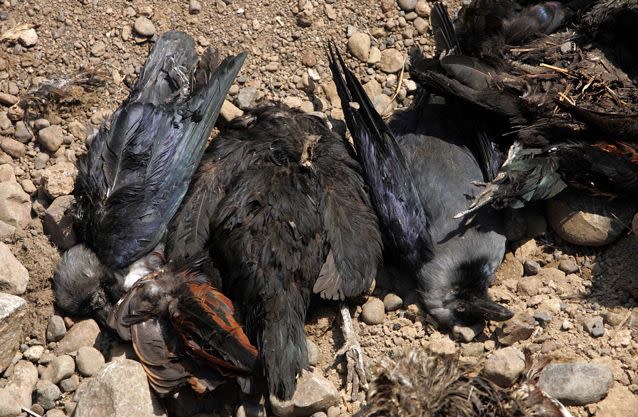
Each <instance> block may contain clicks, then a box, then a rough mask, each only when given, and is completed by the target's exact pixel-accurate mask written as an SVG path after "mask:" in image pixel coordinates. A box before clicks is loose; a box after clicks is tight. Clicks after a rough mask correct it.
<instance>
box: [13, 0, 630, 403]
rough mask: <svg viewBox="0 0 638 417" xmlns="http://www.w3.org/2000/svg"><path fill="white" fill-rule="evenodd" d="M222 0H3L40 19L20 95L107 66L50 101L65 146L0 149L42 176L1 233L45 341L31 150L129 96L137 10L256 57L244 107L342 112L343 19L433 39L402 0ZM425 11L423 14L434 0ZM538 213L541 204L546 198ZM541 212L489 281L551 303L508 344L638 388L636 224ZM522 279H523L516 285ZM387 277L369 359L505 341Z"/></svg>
mask: <svg viewBox="0 0 638 417" xmlns="http://www.w3.org/2000/svg"><path fill="white" fill-rule="evenodd" d="M227 2H228V3H229V4H226V3H225V2H224V1H221V0H217V1H213V0H210V1H203V2H202V7H201V12H200V13H199V14H190V13H189V4H188V1H185V0H180V1H175V0H165V1H155V2H152V1H140V0H134V1H123V0H114V1H109V2H106V1H100V0H83V1H76V0H74V1H70V0H68V1H67V0H57V1H53V2H51V1H43V0H35V1H9V0H6V1H5V2H4V6H3V7H2V9H1V11H0V13H2V16H1V17H2V20H1V21H0V33H4V32H5V31H6V30H8V29H10V28H13V27H15V26H16V25H18V24H22V23H28V24H31V25H33V26H35V28H36V31H37V35H38V41H37V43H36V44H35V46H32V47H29V48H26V47H21V46H20V45H19V44H13V43H11V42H2V43H0V46H1V50H0V92H2V93H9V94H11V95H13V96H21V95H24V94H26V93H27V92H29V91H30V90H31V89H33V88H34V87H36V86H38V85H39V84H40V83H41V82H42V81H43V80H45V79H50V78H52V77H55V76H63V75H69V74H73V73H75V72H76V71H78V70H79V69H81V68H84V69H99V70H101V71H104V72H105V74H106V85H105V87H104V88H102V89H100V90H98V91H96V92H93V93H91V92H89V93H86V94H83V95H81V101H80V102H79V103H78V104H77V105H75V106H63V107H62V108H60V107H58V108H52V109H51V111H50V112H46V113H45V114H43V115H42V117H43V118H46V119H47V120H48V121H49V122H50V124H58V125H60V126H61V127H62V128H63V129H64V130H65V140H64V142H63V144H62V146H61V147H60V148H59V149H58V150H57V151H55V152H47V151H46V150H44V149H42V148H41V146H40V144H39V143H38V141H37V140H35V139H33V140H30V141H28V142H27V143H26V144H25V150H26V152H25V154H24V155H22V156H18V157H11V156H9V155H7V154H5V153H4V152H0V154H1V155H0V156H2V161H3V162H4V163H9V164H11V165H12V166H13V168H14V172H15V174H16V177H17V179H18V181H23V180H31V181H32V183H33V184H34V185H35V187H36V191H30V192H29V191H28V192H29V194H30V196H31V203H32V209H33V210H32V217H33V219H32V220H31V222H30V223H29V224H28V225H25V226H24V227H21V228H19V229H18V230H16V232H15V233H14V234H12V235H10V236H7V237H5V239H4V242H5V243H7V244H8V245H9V246H10V249H11V251H12V253H13V254H14V255H15V256H16V257H17V258H18V259H19V260H20V262H21V263H22V264H23V265H24V266H25V267H26V268H27V269H28V271H29V275H30V281H29V285H28V288H27V292H26V294H25V295H24V297H25V298H26V299H27V301H28V302H29V313H28V321H27V323H26V328H25V330H26V331H25V337H26V338H28V339H32V338H35V339H38V340H40V341H42V342H43V343H45V339H44V331H45V328H46V324H47V319H48V317H49V316H50V315H51V314H52V313H53V310H54V308H53V304H52V301H53V297H52V292H51V286H50V279H51V276H52V274H53V270H54V267H55V265H56V263H57V260H58V258H59V253H60V251H59V250H58V249H57V248H56V247H55V246H54V245H53V244H52V243H51V242H50V241H49V239H48V237H47V236H46V235H45V234H44V232H43V227H42V221H41V218H42V215H43V213H44V210H45V209H46V208H47V207H48V206H49V204H50V203H51V201H52V199H51V198H50V197H48V196H47V195H46V193H45V192H44V191H43V190H42V187H41V181H42V180H41V179H42V173H43V172H42V171H43V169H42V168H38V167H37V166H36V162H35V161H36V159H37V158H38V157H40V155H41V154H43V153H44V154H47V155H48V156H49V159H48V161H47V162H46V167H50V166H51V165H53V164H54V163H55V162H56V160H63V159H66V160H70V161H73V160H74V159H75V157H76V156H77V155H80V154H81V153H82V152H84V150H85V147H84V143H83V142H84V137H82V136H83V135H80V137H74V136H72V135H70V134H69V133H70V129H69V126H70V125H71V124H72V123H73V122H75V121H77V122H79V123H81V124H82V125H84V126H86V127H94V126H96V125H99V123H100V122H101V121H102V120H103V119H104V117H105V116H106V115H108V114H110V112H112V111H113V110H114V109H115V108H116V107H117V106H118V104H119V103H120V102H121V100H122V99H124V98H125V97H126V96H127V93H128V90H127V88H126V85H125V83H124V79H125V78H126V77H127V76H134V75H135V73H136V71H137V70H139V67H140V65H141V64H142V63H143V61H144V59H145V57H146V55H147V53H148V51H149V48H150V45H151V42H148V40H147V39H146V38H143V37H138V36H135V33H134V32H132V30H131V27H132V25H133V23H134V21H135V20H136V19H137V18H138V17H139V16H147V17H149V18H150V20H151V21H152V22H153V24H154V26H155V32H156V33H158V34H159V33H162V32H164V31H166V30H169V29H178V30H183V31H186V32H188V33H189V34H191V35H192V36H193V37H194V38H195V39H196V40H197V42H198V44H199V45H200V46H201V48H202V50H203V48H205V47H207V46H209V45H213V46H216V47H218V48H220V49H221V50H222V52H223V53H231V52H232V53H237V52H240V51H244V50H245V51H248V52H249V53H250V55H249V58H248V60H247V61H246V64H245V66H244V68H243V70H242V72H241V74H240V77H239V79H238V80H237V82H236V86H235V87H233V89H232V90H231V96H230V97H229V100H230V101H232V102H234V103H235V104H237V105H238V106H239V107H242V106H244V105H245V101H246V96H248V100H247V101H248V103H249V104H252V102H254V101H255V100H259V99H280V100H285V101H286V102H287V103H288V104H290V105H293V106H300V107H303V108H304V109H307V110H311V109H312V110H318V111H325V112H326V113H328V114H331V115H333V116H337V117H338V116H339V113H340V110H339V109H338V108H333V104H334V95H331V94H330V92H331V89H330V88H329V85H327V84H329V83H328V81H329V79H330V76H329V71H328V69H327V60H326V58H325V53H324V45H325V42H326V41H327V40H330V39H334V40H335V41H336V42H337V43H338V44H340V45H341V46H342V49H343V50H345V49H346V48H345V42H346V40H347V35H348V32H349V31H361V32H364V33H367V34H370V35H372V39H373V41H372V44H373V46H377V47H378V48H379V49H386V48H388V47H394V48H396V49H397V50H398V51H400V52H401V53H402V54H403V56H405V55H406V52H407V50H408V49H409V47H410V46H412V45H416V46H421V47H423V48H424V49H425V50H426V51H428V50H431V45H432V39H431V34H430V33H429V32H428V31H427V30H426V31H425V32H424V33H420V32H419V29H421V30H423V26H422V23H421V22H420V21H419V23H417V20H416V19H415V15H414V14H412V15H410V14H409V13H407V12H405V11H402V10H401V9H400V8H399V7H398V6H397V5H396V3H395V2H394V1H386V0H384V1H381V2H368V1H362V0H319V1H305V0H300V1H299V2H298V3H297V2H292V1H282V0H263V1H257V0H243V1H241V0H239V1H238V0H232V1H230V0H227ZM408 3H409V2H408ZM448 3H449V6H450V8H451V9H452V10H456V9H457V8H458V7H459V4H458V3H457V1H456V0H453V1H451V2H448ZM300 10H302V11H303V12H302V13H300ZM419 12H420V13H419V14H420V15H421V17H422V18H423V19H425V20H427V19H428V11H427V8H426V9H423V10H419ZM416 26H418V29H417V27H416ZM349 28H350V29H349ZM348 61H349V63H350V65H351V67H353V68H356V71H357V73H358V75H359V76H360V77H361V79H362V81H363V82H364V83H366V82H368V81H370V80H376V81H378V91H377V92H376V93H377V95H379V96H380V95H385V96H386V99H385V100H386V101H387V102H389V101H390V100H389V99H388V98H389V97H393V99H394V102H393V104H391V105H390V108H391V107H393V106H395V105H396V106H397V107H403V106H405V105H407V104H408V103H409V101H410V98H411V96H410V91H411V89H412V87H411V86H410V84H409V83H408V80H407V79H404V80H403V82H402V83H401V84H400V85H399V87H398V88H397V87H396V85H397V78H398V77H399V74H398V73H397V74H391V75H388V74H386V73H383V72H382V71H380V70H379V69H378V64H368V63H362V62H360V61H359V60H356V59H353V58H351V57H348ZM313 78H314V81H313ZM324 84H325V85H326V88H323V86H324ZM373 84H374V83H373ZM373 87H374V85H373ZM395 93H397V94H395ZM240 96H241V97H240ZM331 99H332V100H331ZM6 107H8V106H6ZM0 111H7V108H0ZM4 136H6V137H12V132H4ZM538 214H540V217H542V211H541V210H539V211H538ZM537 217H539V216H537ZM541 223H542V224H541V227H540V230H537V233H534V234H535V237H536V240H527V239H525V240H524V241H523V242H516V243H512V244H511V246H510V250H509V251H508V254H507V256H506V260H505V262H504V264H503V266H502V267H501V270H500V271H499V274H498V277H497V281H496V283H495V285H494V286H493V288H492V294H493V296H494V298H495V299H496V300H497V301H499V302H502V303H504V304H506V305H508V306H509V307H510V308H511V309H512V310H513V311H515V312H527V313H529V314H532V315H533V314H535V313H536V312H538V311H542V312H547V313H549V315H550V320H549V321H548V322H547V323H546V324H545V325H544V326H536V329H535V331H534V333H533V335H532V336H531V337H529V338H528V339H526V340H523V341H517V342H515V343H514V346H515V347H517V348H519V349H521V350H524V349H529V350H531V351H533V352H539V353H540V354H543V355H550V356H553V357H556V358H558V359H560V360H563V361H573V360H579V361H585V362H603V363H606V364H608V365H610V366H611V368H612V369H613V373H614V379H615V381H616V383H617V384H620V385H623V386H626V387H628V388H629V390H631V391H632V392H634V393H638V322H637V320H634V319H633V317H632V316H631V313H632V311H634V310H635V307H636V298H633V297H638V294H637V292H638V284H637V283H636V282H637V278H636V272H638V261H637V260H636V259H638V258H637V257H636V256H635V254H636V253H638V238H636V237H635V236H625V237H623V238H622V239H621V240H620V241H619V242H617V243H615V244H613V245H611V246H608V247H604V248H601V249H595V250H594V249H583V248H577V247H569V246H566V245H564V244H562V243H561V242H560V241H559V240H558V239H556V238H555V236H554V234H553V233H552V232H551V230H547V228H546V227H545V226H544V222H541ZM530 260H531V261H536V262H537V263H539V264H540V265H541V266H542V268H541V270H540V272H539V273H538V275H536V276H535V277H534V278H530V277H526V276H525V277H524V275H529V274H527V273H525V272H524V268H523V263H524V262H525V261H530ZM561 261H573V262H575V264H576V267H575V270H574V271H573V272H570V273H567V274H566V273H565V272H563V271H561V269H563V270H569V269H568V268H566V267H565V264H563V265H559V264H560V263H561ZM573 262H572V263H573ZM559 266H560V269H559ZM530 279H531V280H532V281H525V280H530ZM523 281H525V282H526V284H525V285H521V282H523ZM527 284H529V285H527ZM391 291H392V292H395V293H397V294H398V295H399V296H400V297H401V298H402V300H403V303H402V305H401V307H400V308H398V309H397V310H395V311H392V312H387V313H386V316H385V319H384V321H383V323H382V324H376V325H366V324H364V323H363V322H362V321H361V320H360V319H358V320H355V321H356V323H357V327H358V333H359V336H360V339H361V341H362V345H363V347H364V349H365V352H366V355H367V356H368V358H369V364H370V368H371V369H374V368H375V364H377V363H378V362H379V361H380V360H381V359H382V358H383V357H385V356H387V355H390V356H396V355H398V354H399V353H400V352H401V351H402V350H403V349H405V348H407V347H410V346H415V347H419V348H430V349H432V350H435V351H443V352H458V353H459V354H460V355H461V358H462V359H463V360H468V361H473V362H476V361H483V360H485V358H486V357H488V356H489V355H490V353H491V352H493V351H494V350H496V349H499V348H500V347H502V344H501V342H500V341H499V338H498V336H497V334H496V333H497V329H498V328H500V327H501V326H502V325H501V324H495V323H492V324H489V325H488V326H487V327H486V328H485V330H484V331H483V333H482V334H480V335H479V336H478V337H477V338H476V339H475V340H474V341H472V342H471V343H461V342H455V341H453V340H454V336H453V335H448V334H447V333H441V332H439V331H437V329H436V327H435V326H433V325H431V324H430V323H429V322H428V320H427V318H426V317H425V316H424V314H423V313H422V312H421V310H420V309H419V308H418V305H417V301H416V294H415V293H414V290H413V289H410V288H409V286H406V287H405V288H398V289H397V288H389V285H387V284H386V283H384V281H383V280H381V279H379V280H378V282H377V289H376V290H375V292H374V294H373V296H375V297H379V298H380V299H383V298H384V297H385V295H386V294H387V293H388V292H391ZM352 311H353V313H354V316H355V317H357V318H358V317H359V315H360V312H361V307H358V306H355V305H354V304H353V308H352ZM336 313H337V306H331V305H324V304H321V303H319V302H317V303H316V304H313V308H312V310H311V312H310V313H309V319H308V325H307V332H308V336H309V338H310V339H311V340H313V341H314V342H315V343H316V345H317V346H318V350H319V355H318V364H317V368H318V369H320V370H321V371H323V373H324V375H325V376H326V377H328V378H329V379H330V380H331V381H332V382H333V383H334V384H335V386H337V387H338V388H339V389H341V390H342V393H343V388H344V387H343V375H344V369H343V364H342V363H341V361H340V360H339V361H337V364H336V365H335V360H334V354H335V351H336V350H338V348H339V347H340V345H341V343H342V339H341V337H340V336H339V332H338V331H337V326H338V323H339V321H338V319H336V317H337V316H336ZM596 316H602V317H604V319H605V331H604V334H603V335H602V336H600V337H596V338H594V337H593V336H592V335H590V333H589V332H588V331H587V330H585V329H584V327H583V324H582V323H583V321H584V320H585V319H587V318H591V317H596ZM360 405H361V404H360V403H358V402H357V403H352V402H349V401H347V400H346V396H345V394H344V395H343V402H342V404H341V405H340V407H339V410H338V412H339V413H340V414H334V415H343V416H347V415H352V414H353V413H354V412H356V410H357V409H358V408H359V407H360ZM571 410H572V411H573V413H574V415H575V416H594V415H601V416H603V414H601V413H599V412H598V406H597V405H596V404H593V405H589V406H585V407H572V408H571ZM333 412H334V410H333ZM604 415H607V414H604Z"/></svg>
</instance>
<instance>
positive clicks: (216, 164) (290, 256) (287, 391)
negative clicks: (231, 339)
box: [167, 105, 381, 399]
mask: <svg viewBox="0 0 638 417" xmlns="http://www.w3.org/2000/svg"><path fill="white" fill-rule="evenodd" d="M380 240H381V238H380V231H379V227H378V221H377V217H376V215H375V213H374V209H373V208H372V206H371V204H370V201H369V197H368V194H367V191H366V188H365V185H364V181H363V178H362V176H361V173H360V167H359V165H358V163H357V162H356V160H355V159H354V158H353V156H352V154H351V149H350V148H349V146H348V144H347V142H346V141H345V140H344V138H342V137H341V136H339V135H337V134H335V133H333V132H332V131H331V130H330V129H329V128H328V126H327V125H326V123H325V122H324V120H322V119H321V118H319V117H317V116H314V115H308V114H304V113H301V112H299V111H295V110H288V109H286V108H284V107H281V106H278V105H272V106H267V107H262V108H258V109H255V110H252V111H249V112H247V113H246V114H244V115H243V116H241V117H238V118H236V119H234V120H233V121H231V122H229V123H228V124H227V125H226V126H225V127H224V129H223V130H222V131H221V132H220V135H219V136H218V137H217V138H216V139H215V140H214V141H213V142H212V144H211V145H210V146H209V148H208V150H207V151H206V153H205V154H204V157H203V159H202V163H201V166H200V168H199V171H198V173H197V176H196V180H195V181H194V182H193V184H192V185H191V188H190V191H189V193H188V196H187V197H186V199H185V202H184V204H183V206H182V208H181V209H180V211H179V213H178V215H177V216H176V218H175V220H174V222H173V224H172V226H171V230H170V233H169V239H168V243H167V254H168V258H169V259H170V260H175V261H181V260H184V259H189V258H190V257H192V256H193V254H198V253H199V252H200V251H202V250H208V251H209V254H210V256H211V258H212V259H213V261H214V263H215V265H216V266H217V267H218V268H219V271H220V276H221V288H222V290H223V292H224V293H225V294H226V295H228V297H229V298H230V299H231V300H232V302H233V303H234V305H235V306H236V308H237V310H238V311H239V316H240V317H241V320H242V322H243V323H244V325H245V329H246V333H247V335H248V337H249V339H250V340H251V342H253V343H254V344H255V346H256V347H257V349H258V350H259V352H260V357H261V361H262V363H263V368H264V376H265V378H266V381H267V385H268V390H269V392H270V394H271V395H275V396H276V397H278V398H280V399H289V398H290V397H291V396H292V394H293V393H294V390H295V387H296V379H297V377H298V376H299V375H300V373H301V371H302V370H303V369H307V368H308V356H307V348H306V333H305V330H304V324H305V318H306V312H307V310H308V307H309V305H310V301H311V297H312V295H313V293H314V294H319V295H320V296H321V297H323V298H326V299H331V300H343V299H345V298H347V297H352V296H358V295H360V294H362V293H364V292H365V291H366V290H368V289H369V288H370V286H371V284H372V282H373V279H374V278H375V274H376V271H377V265H378V263H379V262H380V258H381V243H380ZM342 314H343V316H344V323H345V325H346V326H345V327H346V331H347V333H346V346H345V350H347V351H348V352H347V353H349V354H352V356H350V355H348V356H347V358H348V360H349V365H353V366H354V362H353V361H356V362H358V365H359V366H358V367H356V368H355V367H353V368H351V369H350V371H349V372H348V377H349V383H348V385H351V386H352V389H353V392H355V391H356V389H357V388H358V386H359V384H360V383H364V381H365V380H361V379H357V378H359V377H363V375H362V374H361V373H359V372H360V371H361V369H360V367H361V365H362V362H361V354H362V352H361V351H360V345H358V343H357V342H356V335H355V333H354V329H353V328H352V322H351V321H350V317H349V312H348V310H347V308H346V309H344V310H342Z"/></svg>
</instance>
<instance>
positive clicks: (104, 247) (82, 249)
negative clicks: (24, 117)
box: [54, 32, 245, 317]
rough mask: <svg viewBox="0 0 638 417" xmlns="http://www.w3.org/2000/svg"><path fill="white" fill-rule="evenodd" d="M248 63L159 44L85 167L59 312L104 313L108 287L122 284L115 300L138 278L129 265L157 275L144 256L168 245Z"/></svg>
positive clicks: (60, 281) (58, 284) (178, 44)
mask: <svg viewBox="0 0 638 417" xmlns="http://www.w3.org/2000/svg"><path fill="white" fill-rule="evenodd" d="M244 59H245V55H244V54H241V55H238V56H236V57H229V58H226V59H224V60H223V61H221V62H220V60H219V57H218V55H217V53H215V52H213V51H212V50H211V49H209V50H207V51H206V52H205V54H204V55H203V56H202V57H201V59H199V58H198V56H197V52H196V45H195V42H194V41H193V39H192V38H191V37H190V36H188V35H186V34H185V33H181V32H167V33H166V34H164V35H162V36H161V37H160V38H159V39H158V41H157V43H156V44H155V46H154V47H153V49H152V51H151V54H150V55H149V57H148V59H147V61H146V63H145V65H144V68H143V69H142V72H141V74H140V77H139V80H138V81H137V83H136V84H135V86H134V87H133V89H132V91H131V94H130V96H129V98H128V100H127V101H126V102H124V103H123V104H122V105H121V106H120V107H119V108H118V110H116V111H115V113H114V114H113V115H112V117H111V118H110V120H109V121H108V122H107V123H105V125H103V126H102V128H101V129H100V131H99V132H98V133H97V135H96V136H95V137H94V138H93V139H92V140H91V142H90V144H89V145H88V149H87V154H86V155H85V156H84V157H82V158H81V159H80V161H79V173H78V177H77V179H76V184H75V190H74V195H75V196H76V198H77V201H78V206H77V217H78V220H77V222H76V228H77V229H78V231H79V236H80V238H81V240H82V241H83V244H82V245H80V246H77V247H74V248H71V249H70V250H69V251H68V252H67V253H66V254H65V255H64V256H63V257H62V260H61V262H60V264H59V265H58V268H57V271H56V273H55V276H54V287H55V294H56V300H57V304H58V306H59V307H61V308H62V309H64V310H66V311H67V312H69V313H71V314H87V313H89V312H90V310H95V309H97V308H102V307H104V305H103V304H101V300H103V299H104V297H97V298H96V297H94V291H101V290H100V287H101V284H102V283H104V284H111V283H118V285H115V286H111V287H112V288H114V289H115V291H114V293H115V298H116V299H117V298H118V294H119V293H120V291H119V290H118V287H119V289H120V290H121V287H122V286H123V287H125V288H126V287H129V286H130V285H131V283H132V282H134V280H135V278H133V279H129V282H125V281H126V279H125V278H124V275H125V274H126V272H127V270H128V269H131V268H129V267H130V266H131V264H134V263H135V262H137V263H138V265H137V266H139V267H141V270H142V271H141V272H139V273H138V274H137V277H139V276H143V274H144V273H145V272H148V271H149V270H152V269H153V265H151V264H149V262H147V261H146V260H145V258H144V257H145V256H146V255H148V254H149V253H151V252H152V251H153V250H154V248H155V247H156V246H157V245H158V244H160V242H161V241H162V239H163V238H164V236H165V234H166V230H167V227H168V222H169V221H170V219H171V218H172V217H173V215H174V214H175V213H176V212H177V209H178V208H179V205H180V203H181V200H182V198H183V197H184V195H185V194H186V191H187V189H188V184H189V181H190V178H191V176H192V175H193V173H194V172H195V170H196V168H197V165H198V164H199V160H200V158H201V155H202V153H203V152H204V149H205V146H206V143H207V141H208V136H209V135H210V132H211V130H212V129H213V126H214V124H215V121H216V119H217V115H218V114H219V110H220V108H221V105H222V102H223V100H224V98H225V96H226V92H227V90H228V89H229V88H230V85H231V84H232V82H233V80H234V78H235V76H236V74H237V72H238V71H239V69H240V68H241V65H242V63H243V61H244ZM153 263H156V262H153ZM98 264H99V265H100V267H99V268H98V267H97V265H98ZM89 278H91V279H92V280H93V281H92V282H91V283H87V282H86V280H87V279H89ZM91 289H92V290H91ZM79 290H85V291H79ZM93 299H95V300H98V299H99V300H100V302H99V303H97V304H96V303H95V302H92V301H90V300H93ZM79 306H82V307H83V308H78V307H79ZM103 316H104V314H103V313H101V314H100V317H103Z"/></svg>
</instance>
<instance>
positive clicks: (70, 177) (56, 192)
mask: <svg viewBox="0 0 638 417" xmlns="http://www.w3.org/2000/svg"><path fill="white" fill-rule="evenodd" d="M76 176H77V168H76V167H75V164H73V163H71V162H66V161H59V162H56V163H55V164H54V165H52V166H50V167H47V168H46V169H45V170H44V173H43V174H42V181H43V183H42V185H43V187H44V192H45V193H46V194H47V195H48V196H49V197H51V198H57V197H60V196H63V195H68V194H71V193H72V192H73V187H74V186H75V177H76Z"/></svg>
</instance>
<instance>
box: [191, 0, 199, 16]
mask: <svg viewBox="0 0 638 417" xmlns="http://www.w3.org/2000/svg"><path fill="white" fill-rule="evenodd" d="M201 11H202V4H201V3H200V2H199V1H197V0H190V1H189V2H188V13H190V14H199V12H201Z"/></svg>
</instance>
